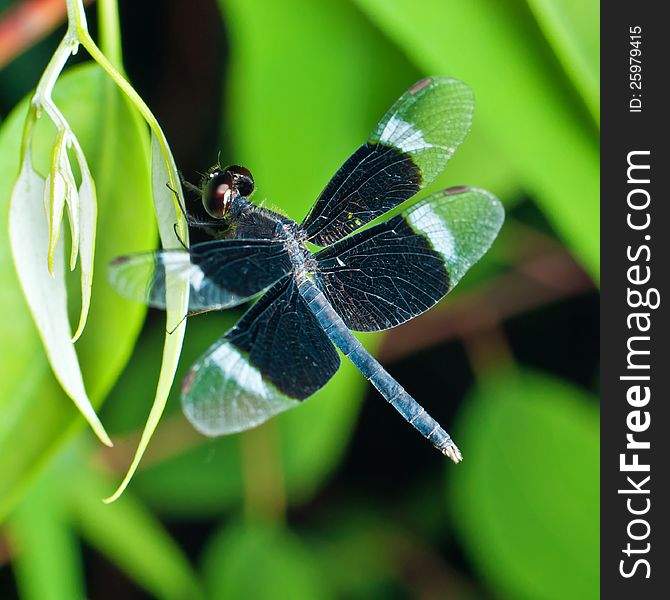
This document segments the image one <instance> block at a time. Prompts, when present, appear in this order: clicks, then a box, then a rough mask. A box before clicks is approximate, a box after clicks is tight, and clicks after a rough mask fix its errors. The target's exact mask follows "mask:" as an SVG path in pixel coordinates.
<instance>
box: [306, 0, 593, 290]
mask: <svg viewBox="0 0 670 600" xmlns="http://www.w3.org/2000/svg"><path fill="white" fill-rule="evenodd" d="M355 2H356V4H357V5H359V6H360V7H361V8H362V9H363V10H364V11H365V13H366V14H367V15H368V16H369V17H370V19H372V21H373V22H374V23H376V24H377V25H378V26H379V27H380V28H381V29H382V30H383V31H385V32H386V33H387V34H388V36H389V37H390V38H391V39H392V40H394V41H395V42H396V43H397V45H398V46H399V47H400V48H402V49H403V50H404V51H405V52H406V53H407V56H408V57H409V58H410V59H411V60H413V61H414V63H415V64H416V65H417V66H419V67H420V68H421V69H422V70H425V71H426V72H427V73H429V74H433V73H434V74H441V75H450V76H453V77H456V78H458V79H461V80H463V81H464V82H466V83H467V84H468V85H469V86H470V87H471V88H472V89H473V90H474V92H475V116H474V119H475V123H478V122H481V124H482V126H483V127H484V128H485V130H486V132H487V134H488V135H489V136H490V138H491V140H492V142H493V144H494V145H495V147H497V148H498V157H499V158H500V159H502V160H504V161H506V162H507V161H509V163H510V164H511V166H512V168H513V170H514V171H515V172H516V173H517V175H518V177H519V179H520V183H521V185H522V186H523V187H524V188H525V189H526V190H527V191H528V192H530V193H531V194H532V195H533V197H534V198H535V199H536V201H537V202H538V203H539V204H540V206H541V208H542V209H543V211H544V212H545V213H546V215H547V217H548V218H549V219H550V220H551V222H552V223H553V225H554V226H555V227H556V229H557V231H558V232H559V234H560V235H561V236H562V237H563V238H564V240H565V241H566V243H567V244H568V245H569V246H570V247H571V249H572V250H573V251H574V252H575V254H576V255H577V256H578V257H579V259H580V260H581V261H582V262H583V264H584V265H585V266H586V268H587V269H588V270H589V271H590V273H591V274H592V275H593V276H594V277H595V278H597V276H598V272H599V237H598V230H599V218H600V217H599V155H598V143H599V141H598V133H597V129H596V128H595V127H594V126H591V125H590V124H585V123H584V118H583V114H582V113H583V110H582V106H581V105H580V104H579V103H575V101H574V95H573V94H572V92H571V90H570V89H567V88H568V86H564V85H562V83H561V77H560V75H558V74H557V73H556V69H555V64H554V62H553V61H552V60H550V59H549V58H548V57H547V56H546V52H544V51H543V44H544V42H543V41H542V40H541V39H538V36H537V35H536V33H535V29H534V23H533V21H532V19H531V18H530V15H529V14H527V11H524V10H523V8H524V7H522V6H520V5H519V3H517V2H500V1H498V0H457V1H454V2H443V1H442V0H423V1H422V2H417V1H416V0H394V1H392V2H389V1H388V0H355ZM596 31H597V30H594V31H593V32H592V35H594V36H595V35H596ZM314 54H316V55H318V52H315V53H314ZM464 183H471V182H464ZM473 183H474V182H473ZM491 191H492V192H494V193H496V192H497V190H495V189H492V190H491Z"/></svg>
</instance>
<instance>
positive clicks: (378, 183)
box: [302, 77, 474, 246]
mask: <svg viewBox="0 0 670 600" xmlns="http://www.w3.org/2000/svg"><path fill="white" fill-rule="evenodd" d="M473 108H474V100H473V95H472V91H471V90H470V88H469V87H468V86H467V85H465V84H464V83H462V82H461V81H458V80H456V79H451V78H448V77H432V78H427V79H423V80H421V81H419V82H418V83H416V84H415V85H414V86H412V87H411V88H410V89H409V90H408V91H407V92H406V93H405V94H403V95H402V96H401V97H400V99H399V100H398V101H397V102H396V103H395V104H394V105H393V106H392V107H391V109H390V110H389V111H388V112H387V113H386V115H385V116H384V118H383V119H382V120H381V121H380V122H379V123H378V124H377V126H376V127H375V129H374V131H373V132H372V133H371V134H370V137H369V138H368V140H367V143H366V144H364V145H363V146H361V147H360V148H359V149H358V150H357V151H356V152H355V153H354V154H353V155H352V156H351V157H350V158H349V159H348V160H347V161H346V162H345V163H344V165H342V167H341V168H340V169H339V170H338V171H337V173H336V174H335V176H334V177H333V178H332V179H331V181H330V182H329V183H328V185H327V186H326V188H325V189H324V190H323V192H322V193H321V195H320V196H319V198H318V199H317V200H316V202H315V203H314V206H313V207H312V209H311V211H310V213H309V214H308V215H307V217H306V218H305V220H304V221H303V223H302V228H303V229H304V231H305V232H306V233H307V237H308V239H309V241H311V242H313V243H314V244H317V245H320V246H326V245H328V244H331V243H332V242H334V241H337V240H339V239H341V238H343V237H344V236H346V235H348V234H349V233H351V232H352V231H354V230H356V229H358V228H359V227H361V226H362V225H364V224H366V223H369V222H370V221H372V220H373V219H375V218H377V217H378V216H380V215H382V214H384V213H385V212H387V211H389V210H390V209H392V208H394V207H395V206H398V205H399V204H400V203H402V202H404V201H405V200H407V199H409V198H411V197H412V196H414V194H416V193H417V192H418V191H419V190H420V189H421V188H422V187H424V186H426V185H427V184H429V183H430V182H431V181H432V180H433V179H435V177H436V176H437V175H438V174H439V173H440V172H441V171H442V170H443V169H444V167H445V165H446V164H447V161H448V160H449V159H450V158H451V156H452V154H453V153H454V151H455V150H456V148H457V147H458V145H459V144H460V143H461V142H462V141H463V139H464V138H465V136H466V135H467V133H468V131H469V130H470V124H471V122H472V112H473Z"/></svg>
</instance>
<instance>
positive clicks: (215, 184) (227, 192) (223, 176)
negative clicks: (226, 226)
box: [202, 165, 254, 219]
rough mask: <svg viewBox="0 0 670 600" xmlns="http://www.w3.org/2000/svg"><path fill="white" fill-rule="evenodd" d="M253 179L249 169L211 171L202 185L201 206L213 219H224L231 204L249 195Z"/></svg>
mask: <svg viewBox="0 0 670 600" xmlns="http://www.w3.org/2000/svg"><path fill="white" fill-rule="evenodd" d="M253 191H254V178H253V176H252V175H251V172H250V171H249V169H245V168H244V167H240V166H239V165H231V166H229V167H226V168H225V169H221V168H220V167H214V168H213V169H211V170H210V171H209V172H208V173H207V175H206V177H205V181H204V182H203V185H202V205H203V207H204V209H205V210H206V211H207V214H208V215H209V216H210V217H212V218H214V219H224V218H225V217H226V216H227V215H228V213H229V212H230V209H231V208H232V206H233V204H234V203H235V202H236V201H238V200H240V199H244V198H246V197H247V196H249V195H251V193H252V192H253Z"/></svg>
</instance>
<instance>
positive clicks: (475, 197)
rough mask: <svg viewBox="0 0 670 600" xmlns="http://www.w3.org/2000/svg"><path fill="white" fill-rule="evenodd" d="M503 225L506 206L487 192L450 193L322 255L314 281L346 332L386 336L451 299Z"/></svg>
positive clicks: (434, 196)
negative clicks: (449, 295) (446, 297)
mask: <svg viewBox="0 0 670 600" xmlns="http://www.w3.org/2000/svg"><path fill="white" fill-rule="evenodd" d="M503 220H504V211H503V208H502V205H501V204H500V202H499V201H498V200H497V199H496V198H495V197H494V196H492V195H491V194H489V193H488V192H486V191H484V190H479V189H476V188H464V187H460V188H452V189H450V190H445V191H443V192H440V193H438V194H434V195H433V196H430V197H428V198H426V199H425V200H422V201H420V202H417V203H416V204H414V205H413V206H412V207H410V208H409V209H408V210H406V211H404V212H402V213H400V214H399V215H397V216H395V217H392V218H391V219H389V220H388V221H386V222H385V223H381V224H379V225H376V226H374V227H371V228H369V229H366V230H364V231H361V232H360V233H357V234H355V235H353V236H351V237H349V238H347V239H345V240H342V241H340V242H338V243H336V244H334V245H333V246H331V247H330V248H326V249H325V250H322V251H321V252H319V253H318V254H317V255H316V259H317V261H318V272H317V274H316V275H315V279H316V282H317V285H318V286H319V287H320V288H321V290H322V291H323V292H324V293H325V295H326V296H327V298H328V300H329V301H330V302H331V304H332V305H333V307H334V308H335V310H336V311H337V312H338V313H339V314H340V315H341V317H342V319H343V320H344V322H345V323H346V325H347V327H349V328H350V329H353V330H355V331H379V330H382V329H389V328H391V327H395V326H397V325H400V324H401V323H404V322H406V321H408V320H410V319H412V318H413V317H416V316H417V315H419V314H421V313H422V312H424V311H426V310H428V309H429V308H430V307H431V306H433V305H434V304H435V303H436V302H438V301H439V300H440V299H441V298H442V297H443V296H444V295H445V294H447V293H448V292H449V291H451V290H452V289H453V288H454V286H455V285H456V284H457V283H458V282H459V280H460V279H461V277H463V275H464V274H465V272H466V271H467V270H468V269H469V268H470V267H471V266H472V265H473V264H474V263H476V262H477V261H478V260H479V259H480V258H481V257H482V255H483V254H484V253H485V252H486V251H487V250H488V249H489V247H490V246H491V244H492V243H493V241H494V240H495V238H496V236H497V235H498V231H499V230H500V227H501V226H502V223H503Z"/></svg>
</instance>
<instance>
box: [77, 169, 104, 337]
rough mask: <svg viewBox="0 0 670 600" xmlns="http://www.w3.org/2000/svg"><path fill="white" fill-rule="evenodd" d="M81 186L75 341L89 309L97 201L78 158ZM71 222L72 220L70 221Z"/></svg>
mask: <svg viewBox="0 0 670 600" xmlns="http://www.w3.org/2000/svg"><path fill="white" fill-rule="evenodd" d="M79 167H80V169H81V185H80V186H79V216H78V221H79V231H80V234H79V264H80V268H81V311H80V315H79V325H78V326H77V331H75V334H74V336H73V338H72V339H73V341H77V340H78V339H79V337H80V336H81V334H82V333H83V331H84V327H85V326H86V320H87V319H88V311H89V310H90V308H91V288H92V286H93V266H94V253H95V228H96V220H97V211H98V209H97V201H96V198H95V183H94V182H93V177H92V176H91V172H90V171H89V169H88V165H87V164H86V162H85V160H84V159H83V156H82V157H79ZM71 221H72V219H71Z"/></svg>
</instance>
